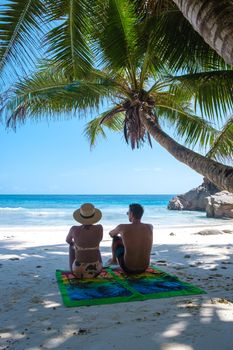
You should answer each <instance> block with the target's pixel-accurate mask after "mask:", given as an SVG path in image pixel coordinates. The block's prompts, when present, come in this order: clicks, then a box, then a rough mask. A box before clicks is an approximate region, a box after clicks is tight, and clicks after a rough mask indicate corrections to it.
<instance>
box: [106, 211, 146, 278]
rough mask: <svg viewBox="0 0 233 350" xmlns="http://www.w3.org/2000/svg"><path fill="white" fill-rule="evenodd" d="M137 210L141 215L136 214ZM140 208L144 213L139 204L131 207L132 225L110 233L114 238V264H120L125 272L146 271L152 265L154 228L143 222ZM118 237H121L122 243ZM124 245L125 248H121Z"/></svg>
mask: <svg viewBox="0 0 233 350" xmlns="http://www.w3.org/2000/svg"><path fill="white" fill-rule="evenodd" d="M137 206H138V207H137ZM135 208H136V209H138V210H139V214H137V211H136V212H135V213H134V211H135ZM140 208H141V210H142V213H143V208H142V207H141V206H140V205H139V204H132V205H130V206H129V212H128V215H129V221H130V222H131V224H121V225H118V226H117V227H116V228H115V229H114V230H112V231H111V232H110V233H109V234H110V236H111V237H113V258H112V262H113V263H114V262H118V263H119V264H120V266H121V267H122V269H123V270H125V271H126V270H129V271H130V272H132V273H133V272H134V271H137V272H138V271H140V272H143V271H145V270H146V268H147V267H148V265H149V263H150V252H151V248H152V243H153V226H152V225H150V224H144V223H142V222H141V219H139V217H140ZM141 215H142V214H141ZM135 216H136V217H135ZM118 235H120V236H121V239H122V241H121V239H120V237H119V236H118ZM122 245H123V248H121V246H122ZM123 250H124V251H123ZM126 272H127V271H126Z"/></svg>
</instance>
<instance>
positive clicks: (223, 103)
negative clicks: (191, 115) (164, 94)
mask: <svg viewBox="0 0 233 350" xmlns="http://www.w3.org/2000/svg"><path fill="white" fill-rule="evenodd" d="M170 81H171V89H170V91H171V92H172V93H174V94H176V93H178V91H179V90H180V91H181V90H184V91H189V92H190V96H191V95H192V96H193V101H194V108H195V110H198V109H199V108H200V110H201V113H202V114H203V115H206V116H207V117H208V118H210V119H212V120H213V119H217V120H220V121H221V120H222V119H223V118H224V115H227V114H229V110H232V109H233V70H220V71H210V72H202V73H194V74H186V75H181V76H176V77H173V78H171V80H170Z"/></svg>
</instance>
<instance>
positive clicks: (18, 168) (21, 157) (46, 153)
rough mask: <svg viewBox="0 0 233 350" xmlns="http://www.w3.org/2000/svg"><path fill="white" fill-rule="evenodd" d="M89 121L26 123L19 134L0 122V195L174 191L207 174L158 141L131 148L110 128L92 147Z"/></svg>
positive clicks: (186, 186) (188, 188)
mask: <svg viewBox="0 0 233 350" xmlns="http://www.w3.org/2000/svg"><path fill="white" fill-rule="evenodd" d="M84 125H85V121H84V120H80V119H70V120H66V121H56V122H49V123H48V122H46V121H42V122H37V123H35V122H27V123H26V125H24V126H21V127H18V129H17V131H16V133H15V132H13V131H6V130H5V129H4V127H3V126H1V127H0V149H1V151H0V166H1V171H0V193H1V194H37V193H38V194H46V193H48V194H50V193H51V194H163V193H164V194H175V193H183V192H185V191H188V190H190V189H191V188H193V187H195V186H197V185H199V184H200V183H201V181H202V176H200V175H198V174H197V173H196V172H194V171H193V170H191V169H189V168H188V167H187V166H185V165H183V164H181V163H179V162H178V161H177V160H175V159H174V158H173V157H172V156H170V155H169V154H168V152H167V151H165V150H163V149H162V148H161V147H160V146H159V145H158V144H157V143H155V142H153V148H152V149H150V147H149V146H147V145H145V146H144V148H142V149H139V150H134V151H132V150H131V148H130V147H129V146H128V145H127V144H126V143H125V142H124V140H123V135H122V134H118V133H112V132H110V133H108V139H107V140H104V139H99V141H98V143H97V145H96V147H95V148H94V149H92V150H90V146H89V143H88V140H87V138H86V137H85V135H84V134H83V130H84Z"/></svg>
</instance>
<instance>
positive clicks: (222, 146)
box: [206, 116, 233, 161]
mask: <svg viewBox="0 0 233 350" xmlns="http://www.w3.org/2000/svg"><path fill="white" fill-rule="evenodd" d="M206 156H207V157H210V158H213V159H216V160H219V161H224V160H225V159H228V160H232V159H233V116H231V117H230V118H229V120H228V121H227V122H226V123H225V125H224V126H223V128H222V129H221V130H220V131H219V133H218V134H217V135H216V137H215V138H214V140H213V143H212V145H211V148H210V150H209V152H208V153H207V155H206Z"/></svg>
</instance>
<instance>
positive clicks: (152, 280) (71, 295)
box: [56, 266, 205, 307]
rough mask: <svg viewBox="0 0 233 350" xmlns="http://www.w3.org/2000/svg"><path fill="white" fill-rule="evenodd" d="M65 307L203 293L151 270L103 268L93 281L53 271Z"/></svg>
mask: <svg viewBox="0 0 233 350" xmlns="http://www.w3.org/2000/svg"><path fill="white" fill-rule="evenodd" d="M56 277H57V282H58V286H59V289H60V292H61V295H62V299H63V302H64V304H65V306H70V307H72V306H84V305H86V306H88V305H100V304H113V303H121V302H129V301H136V300H147V299H157V298H169V297H173V296H180V295H192V294H203V293H205V291H204V290H202V289H200V288H198V287H195V286H193V285H192V284H190V283H187V282H183V281H180V280H179V279H178V278H177V277H176V276H174V275H170V274H168V273H166V272H164V271H161V270H160V269H158V268H157V267H156V266H150V267H149V268H148V269H147V270H146V272H145V273H143V274H135V275H126V274H125V273H124V272H123V271H122V270H121V269H120V268H116V269H111V268H110V267H108V268H104V269H103V271H102V272H101V273H100V275H99V276H98V277H96V278H94V279H86V280H80V279H78V278H76V277H75V276H74V275H73V274H72V273H70V272H67V271H61V270H57V271H56Z"/></svg>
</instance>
